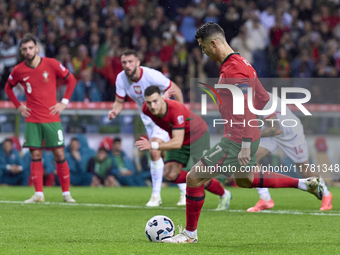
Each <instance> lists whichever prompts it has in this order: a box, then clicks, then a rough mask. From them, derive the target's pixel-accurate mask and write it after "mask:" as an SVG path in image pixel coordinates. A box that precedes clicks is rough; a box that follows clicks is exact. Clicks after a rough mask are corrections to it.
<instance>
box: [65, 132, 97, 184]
mask: <svg viewBox="0 0 340 255" xmlns="http://www.w3.org/2000/svg"><path fill="white" fill-rule="evenodd" d="M65 153H66V155H65V156H66V161H67V163H68V164H69V167H70V175H71V185H74V186H89V185H90V183H91V181H92V174H90V173H88V172H87V168H86V166H87V162H88V161H89V159H90V158H91V157H92V156H93V155H94V154H95V152H94V150H92V149H90V148H89V146H88V144H87V140H86V137H85V136H84V135H77V136H75V137H73V138H72V139H71V142H70V144H69V146H68V147H66V148H65Z"/></svg>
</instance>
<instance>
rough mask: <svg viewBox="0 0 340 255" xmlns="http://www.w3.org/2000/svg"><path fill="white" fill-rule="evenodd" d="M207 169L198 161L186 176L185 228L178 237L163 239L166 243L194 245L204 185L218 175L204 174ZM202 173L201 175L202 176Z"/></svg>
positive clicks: (203, 195) (202, 201)
mask: <svg viewBox="0 0 340 255" xmlns="http://www.w3.org/2000/svg"><path fill="white" fill-rule="evenodd" d="M206 169H207V167H206V166H205V165H204V164H203V163H202V162H201V161H198V162H197V163H196V164H195V165H194V166H193V167H192V168H191V170H190V171H189V173H188V175H187V194H186V202H187V204H186V211H185V212H186V226H185V229H184V230H183V231H182V232H181V233H179V234H178V235H176V236H174V237H172V238H167V239H164V240H163V242H166V243H196V242H197V240H198V238H197V224H198V220H199V217H200V214H201V210H202V207H203V204H204V199H205V192H204V183H206V182H208V181H209V180H210V179H211V177H215V176H217V175H219V174H220V173H214V172H210V173H206V174H204V173H205V172H206ZM202 173H203V174H202Z"/></svg>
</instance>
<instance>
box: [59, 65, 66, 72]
mask: <svg viewBox="0 0 340 255" xmlns="http://www.w3.org/2000/svg"><path fill="white" fill-rule="evenodd" d="M60 69H61V70H62V71H63V72H65V70H66V68H65V66H63V64H60Z"/></svg>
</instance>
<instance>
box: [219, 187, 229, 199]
mask: <svg viewBox="0 0 340 255" xmlns="http://www.w3.org/2000/svg"><path fill="white" fill-rule="evenodd" d="M229 193H230V192H229V191H228V190H226V189H224V194H223V196H220V198H225V197H226V196H228V195H229Z"/></svg>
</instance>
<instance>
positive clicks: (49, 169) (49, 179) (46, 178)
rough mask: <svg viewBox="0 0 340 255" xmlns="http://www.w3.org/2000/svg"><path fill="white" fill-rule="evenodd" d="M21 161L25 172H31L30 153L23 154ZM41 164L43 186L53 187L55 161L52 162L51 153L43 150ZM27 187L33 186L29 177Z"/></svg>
mask: <svg viewBox="0 0 340 255" xmlns="http://www.w3.org/2000/svg"><path fill="white" fill-rule="evenodd" d="M23 161H24V169H25V171H27V172H28V173H30V172H31V161H32V157H31V153H30V152H27V153H26V154H25V156H24V158H23ZM42 164H43V167H44V175H43V184H44V186H49V187H51V186H54V184H55V174H56V173H57V171H56V166H55V161H54V157H53V153H52V151H49V150H48V151H47V150H43V153H42ZM28 185H29V186H31V185H33V180H32V177H31V176H29V180H28Z"/></svg>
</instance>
